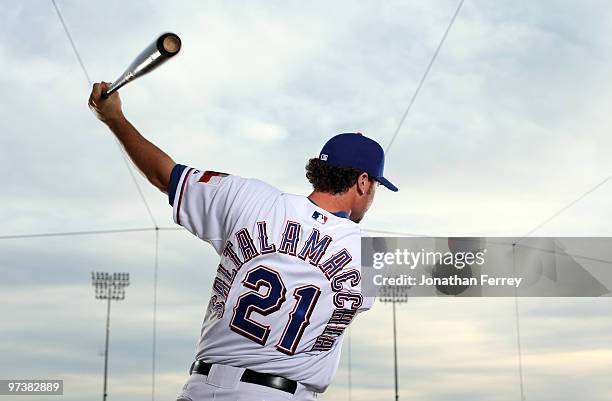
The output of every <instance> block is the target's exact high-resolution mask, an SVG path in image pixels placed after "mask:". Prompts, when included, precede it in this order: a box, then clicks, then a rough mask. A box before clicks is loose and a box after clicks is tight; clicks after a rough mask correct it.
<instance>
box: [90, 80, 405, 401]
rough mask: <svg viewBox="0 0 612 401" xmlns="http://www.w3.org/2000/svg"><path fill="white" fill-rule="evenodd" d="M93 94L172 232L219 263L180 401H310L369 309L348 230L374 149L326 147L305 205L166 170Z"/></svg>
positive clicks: (379, 176) (374, 175)
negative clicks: (158, 199)
mask: <svg viewBox="0 0 612 401" xmlns="http://www.w3.org/2000/svg"><path fill="white" fill-rule="evenodd" d="M106 87H107V84H106V83H104V82H102V83H97V84H95V85H94V86H93V90H92V92H91V96H90V98H89V107H90V108H91V109H92V111H93V112H94V113H95V114H96V115H97V117H98V118H99V119H100V120H101V121H102V122H104V123H105V124H106V125H107V126H108V127H109V128H110V130H111V131H112V132H113V133H114V134H115V136H116V137H117V138H118V139H119V141H120V142H121V143H122V144H123V146H124V147H125V150H126V151H127V153H128V155H129V156H130V158H131V159H132V160H133V162H134V163H135V165H136V166H137V167H138V169H139V170H140V171H141V172H142V173H143V174H144V175H145V176H146V177H147V179H148V180H149V181H150V182H151V184H153V185H154V186H155V187H157V188H158V189H160V190H161V191H162V192H164V193H167V194H168V198H169V202H170V205H171V206H172V207H173V218H174V221H175V222H176V223H177V224H179V225H181V226H183V227H185V228H186V229H187V230H189V231H190V232H191V233H193V234H194V235H196V236H197V237H199V238H200V239H202V240H204V241H206V242H208V243H210V244H211V245H212V246H213V247H214V249H215V251H216V252H217V253H218V254H219V256H220V260H219V263H218V265H217V266H210V268H215V269H216V277H215V279H214V282H213V284H212V292H211V297H210V302H209V304H208V306H207V308H206V313H205V317H204V321H203V324H202V330H201V334H200V339H199V341H198V343H197V350H196V355H195V361H194V362H193V363H192V364H191V368H190V369H189V373H190V376H189V378H188V380H187V382H186V384H185V385H184V387H183V389H182V392H181V394H180V395H179V396H178V400H180V401H205V400H206V401H207V400H213V399H214V400H217V401H237V400H249V401H254V400H313V399H315V398H316V397H317V394H318V393H322V392H324V391H325V389H326V388H327V387H328V385H329V384H330V382H331V380H332V377H333V376H334V374H335V371H336V369H337V367H338V361H339V358H340V349H341V346H342V339H343V337H344V333H345V330H346V328H347V326H348V325H349V324H350V323H351V322H352V321H353V319H354V318H355V316H356V315H357V314H358V313H360V312H362V311H365V310H367V309H369V308H370V307H371V306H372V303H373V298H371V297H364V296H363V294H362V293H361V263H360V238H361V230H360V228H359V226H358V224H357V223H359V222H360V221H361V219H362V218H363V217H364V215H365V213H366V211H367V210H368V208H369V207H370V205H371V204H372V201H373V199H374V195H375V193H376V189H377V187H378V186H379V184H382V185H384V186H385V187H387V188H389V189H390V190H392V191H397V188H396V187H395V186H394V185H393V184H391V183H390V182H389V181H388V180H387V179H386V178H384V176H383V168H384V152H383V149H382V148H381V146H380V145H379V144H378V143H376V142H375V141H373V140H372V139H370V138H367V137H366V136H363V135H361V134H352V133H350V134H340V135H336V136H334V137H333V138H331V139H330V140H329V141H328V142H327V143H326V144H325V145H324V146H323V149H322V150H321V152H320V154H319V157H317V158H313V159H310V161H309V162H308V164H307V166H306V177H307V178H308V180H309V181H310V183H311V184H312V186H313V188H314V191H313V192H312V193H311V194H310V195H309V196H303V195H293V194H289V193H285V192H282V191H280V190H278V189H276V188H274V187H273V186H271V185H269V184H266V183H265V182H262V181H259V180H256V179H248V178H242V177H239V176H236V175H228V174H224V173H220V172H216V171H212V170H204V169H198V168H194V167H188V166H183V165H181V164H177V163H175V162H174V161H173V160H172V159H171V158H170V157H169V156H168V155H167V154H165V153H164V152H163V151H162V150H160V149H159V148H157V147H156V146H155V145H153V144H152V143H151V142H149V141H148V140H146V139H145V138H144V137H143V136H141V135H140V133H139V132H138V131H137V130H136V129H135V128H134V126H132V125H131V124H130V122H129V121H128V120H127V119H126V118H125V117H124V115H123V112H122V109H121V100H120V99H119V96H118V94H117V93H115V94H113V95H111V96H110V97H109V98H108V99H103V98H102V97H101V91H102V90H103V89H105V88H106Z"/></svg>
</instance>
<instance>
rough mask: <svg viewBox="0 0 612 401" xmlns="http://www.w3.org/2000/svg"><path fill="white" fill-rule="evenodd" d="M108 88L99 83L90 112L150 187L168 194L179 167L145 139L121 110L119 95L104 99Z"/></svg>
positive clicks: (94, 90) (95, 89)
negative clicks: (174, 170)
mask: <svg viewBox="0 0 612 401" xmlns="http://www.w3.org/2000/svg"><path fill="white" fill-rule="evenodd" d="M107 87H108V84H107V83H105V82H102V83H97V84H95V85H94V86H93V89H92V91H91V95H90V97H89V108H90V109H91V110H92V111H93V112H94V114H95V115H96V117H98V119H99V120H100V121H102V122H103V123H104V124H106V125H107V126H108V128H110V130H111V131H112V132H113V133H114V134H115V136H116V137H117V139H119V142H121V144H122V145H123V147H124V148H125V150H126V152H127V154H128V156H129V157H130V159H132V161H133V162H134V164H135V165H136V167H138V169H139V170H140V172H141V173H142V174H144V176H145V177H147V179H148V180H149V182H150V183H151V184H153V185H154V186H155V187H157V188H158V189H159V190H160V191H162V192H164V193H167V192H168V184H169V183H170V173H171V172H172V168H173V167H174V165H175V164H176V163H175V162H174V160H172V158H171V157H170V156H168V155H167V154H166V153H164V151H162V150H161V149H159V148H158V147H157V146H155V145H154V144H152V143H151V142H149V141H148V140H147V139H146V138H144V137H143V136H142V135H140V133H139V132H138V130H137V129H136V128H134V126H133V125H132V124H131V123H130V122H129V121H128V120H127V118H125V116H124V115H123V111H122V110H121V99H120V98H119V93H117V92H115V93H113V94H112V95H111V96H109V97H108V98H107V99H104V98H102V90H104V89H106V88H107Z"/></svg>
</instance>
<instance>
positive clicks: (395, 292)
mask: <svg viewBox="0 0 612 401" xmlns="http://www.w3.org/2000/svg"><path fill="white" fill-rule="evenodd" d="M409 289H410V286H404V285H383V286H381V288H380V302H382V303H390V304H391V305H392V306H393V369H394V376H395V401H398V400H399V387H398V381H397V323H396V313H395V304H396V303H406V302H408V290H409Z"/></svg>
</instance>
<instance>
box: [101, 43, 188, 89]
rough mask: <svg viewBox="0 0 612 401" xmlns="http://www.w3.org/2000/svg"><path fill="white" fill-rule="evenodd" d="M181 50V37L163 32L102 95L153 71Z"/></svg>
mask: <svg viewBox="0 0 612 401" xmlns="http://www.w3.org/2000/svg"><path fill="white" fill-rule="evenodd" d="M180 50H181V39H180V38H179V37H178V35H177V34H175V33H170V32H169V33H164V34H162V35H161V36H160V37H159V38H157V39H156V40H155V41H154V42H153V43H151V44H150V45H149V46H147V47H146V48H145V49H144V50H143V51H142V52H141V53H140V54H139V55H138V56H137V57H136V58H135V59H134V61H133V62H132V64H130V66H129V67H128V68H127V69H126V70H125V72H124V73H123V74H121V76H120V77H119V78H117V79H116V80H115V82H113V83H112V84H111V85H110V86H109V87H108V89H107V90H106V91H104V92H102V97H104V98H107V97H108V96H110V95H111V94H112V93H113V92H115V91H117V90H118V89H119V88H121V87H122V86H123V85H126V84H127V83H129V82H131V81H133V80H135V79H136V78H138V77H141V76H143V75H145V74H146V73H148V72H151V71H153V70H154V69H156V68H157V67H159V66H160V65H162V64H163V63H164V62H166V60H168V59H169V58H171V57H174V56H176V55H177V54H178V52H179V51H180Z"/></svg>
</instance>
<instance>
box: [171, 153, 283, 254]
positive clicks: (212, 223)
mask: <svg viewBox="0 0 612 401" xmlns="http://www.w3.org/2000/svg"><path fill="white" fill-rule="evenodd" d="M278 193H279V191H278V190H277V189H276V188H274V187H271V186H270V185H268V184H265V183H263V182H261V181H259V180H253V179H247V178H242V177H239V176H236V175H229V174H225V173H219V172H216V171H205V170H200V169H196V168H193V167H187V166H184V165H181V164H177V165H176V166H175V167H174V168H173V170H172V173H171V177H170V185H169V189H168V198H169V202H170V204H171V205H172V207H173V218H174V221H175V223H176V224H178V225H180V226H183V227H185V228H186V229H187V230H188V231H189V232H191V233H192V234H194V235H196V236H197V237H199V238H200V239H202V240H204V241H207V242H210V243H211V244H212V245H213V246H214V247H215V249H216V250H217V253H220V252H221V250H222V247H223V244H224V243H225V241H226V240H227V239H228V237H229V235H230V234H231V233H232V232H233V228H234V226H235V225H236V223H237V221H238V220H239V218H240V216H241V214H242V213H249V212H254V209H256V206H257V203H258V201H266V200H267V199H269V198H270V197H272V196H275V195H276V194H278Z"/></svg>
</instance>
